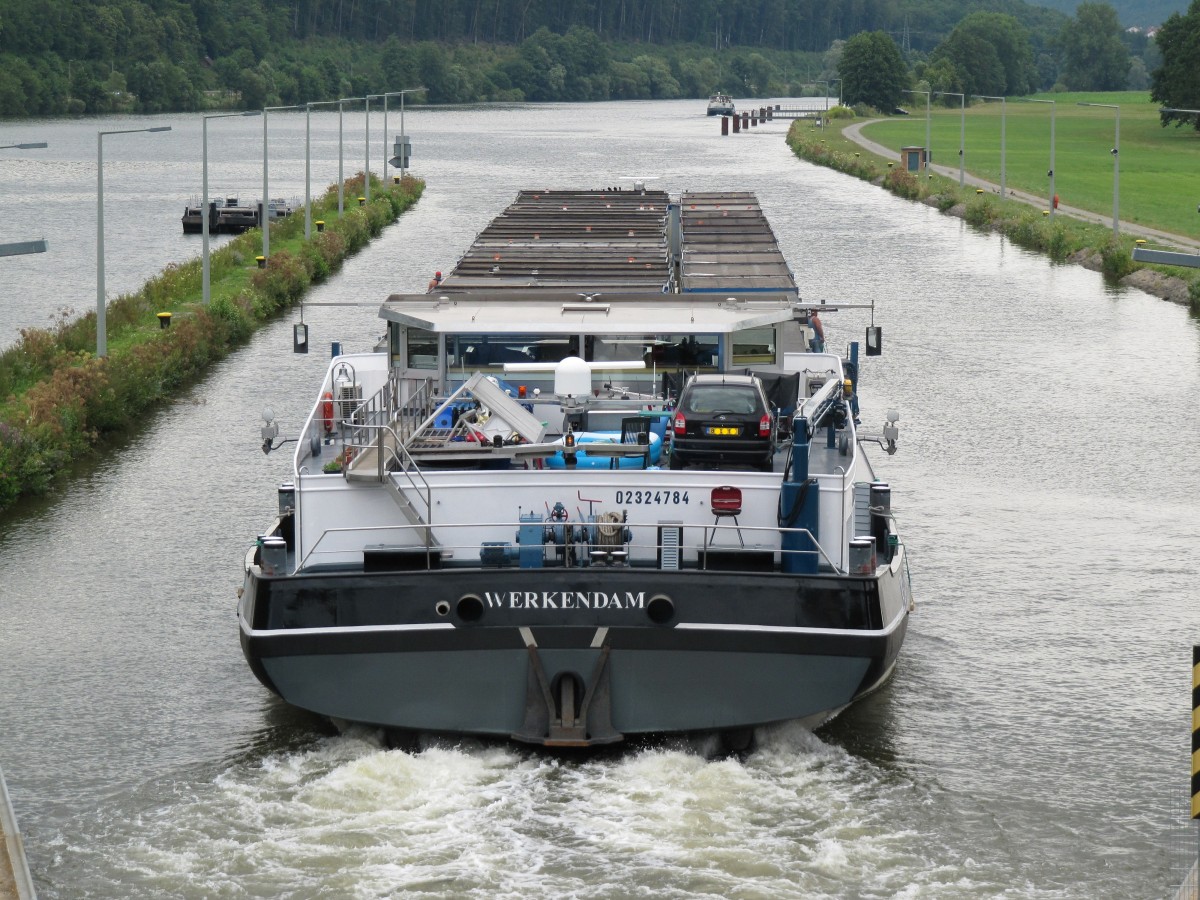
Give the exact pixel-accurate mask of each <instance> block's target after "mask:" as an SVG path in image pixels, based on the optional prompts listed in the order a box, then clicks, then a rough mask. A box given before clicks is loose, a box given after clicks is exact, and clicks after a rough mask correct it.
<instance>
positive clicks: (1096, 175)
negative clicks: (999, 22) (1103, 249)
mask: <svg viewBox="0 0 1200 900" xmlns="http://www.w3.org/2000/svg"><path fill="white" fill-rule="evenodd" d="M1036 96H1037V98H1038V99H1039V100H1054V101H1055V104H1054V106H1053V107H1052V106H1050V105H1049V104H1046V103H1027V102H1021V101H1019V100H1017V99H1015V98H1009V99H1008V100H1007V101H1006V102H1005V103H1004V104H1003V105H1002V104H1001V103H1000V102H999V101H986V102H985V101H982V100H976V101H975V103H974V105H972V106H968V107H967V111H966V116H965V127H964V126H963V125H962V122H963V117H962V115H961V112H960V108H959V107H958V106H957V105H956V106H954V107H953V108H947V107H945V106H941V105H939V104H936V103H935V104H934V105H933V106H932V107H931V113H932V114H931V116H930V135H931V137H930V145H931V148H932V153H933V161H934V163H936V164H938V165H943V166H952V167H957V165H958V148H959V141H960V135H965V146H966V154H965V160H966V169H967V172H969V173H970V174H972V175H977V176H979V177H981V178H986V179H987V180H988V181H992V182H995V183H996V184H999V183H1000V126H1001V120H1002V119H1003V123H1004V138H1005V140H1004V143H1005V177H1006V183H1007V186H1008V187H1010V188H1016V189H1018V190H1022V191H1027V192H1029V193H1033V194H1044V195H1048V194H1049V185H1050V179H1049V178H1048V177H1047V174H1046V173H1047V170H1048V169H1049V168H1050V117H1051V112H1052V111H1053V115H1054V130H1055V134H1054V156H1055V163H1054V170H1055V171H1054V175H1055V179H1054V180H1055V185H1054V187H1055V192H1056V193H1057V194H1058V196H1059V198H1060V199H1061V202H1062V203H1063V204H1066V205H1069V206H1075V207H1079V208H1081V209H1087V210H1090V211H1093V212H1097V213H1100V214H1101V215H1106V216H1111V215H1112V209H1113V157H1112V154H1111V153H1110V152H1109V151H1110V150H1111V149H1112V147H1113V139H1114V137H1115V130H1116V113H1117V110H1114V109H1100V108H1095V107H1086V106H1080V105H1079V103H1080V102H1088V103H1108V104H1116V105H1119V107H1120V118H1121V145H1120V146H1121V153H1120V186H1119V193H1118V196H1119V199H1120V218H1121V220H1122V221H1129V222H1137V223H1140V224H1143V225H1146V226H1149V227H1152V228H1159V229H1162V230H1163V231H1170V232H1172V233H1175V234H1182V235H1187V236H1189V237H1192V238H1200V211H1198V206H1200V132H1196V131H1195V130H1194V129H1192V128H1190V127H1188V126H1184V127H1183V128H1176V127H1175V126H1174V125H1170V126H1168V127H1167V128H1163V127H1161V126H1160V125H1159V123H1158V104H1157V103H1152V102H1151V100H1150V95H1149V93H1146V92H1142V91H1138V92H1133V91H1126V92H1118V93H1086V94H1038V95H1036ZM909 99H911V100H912V101H913V102H912V104H911V105H908V106H906V107H905V108H906V109H909V110H911V112H912V114H911V115H909V116H896V117H894V118H892V119H889V120H888V121H885V122H879V123H876V124H872V125H869V126H867V127H866V128H864V129H863V134H864V135H866V136H867V137H869V138H870V139H871V140H873V141H876V142H878V143H880V144H883V145H884V146H886V147H890V148H892V149H894V150H899V149H900V148H901V147H906V146H922V145H924V143H925V104H924V100H925V98H924V96H923V95H917V96H915V97H910V98H909ZM951 100H952V101H955V102H956V101H957V100H958V98H957V97H954V98H951Z"/></svg>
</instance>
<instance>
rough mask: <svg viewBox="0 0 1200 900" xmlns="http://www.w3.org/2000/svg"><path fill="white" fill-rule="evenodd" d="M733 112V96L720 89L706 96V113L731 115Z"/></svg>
mask: <svg viewBox="0 0 1200 900" xmlns="http://www.w3.org/2000/svg"><path fill="white" fill-rule="evenodd" d="M733 113H734V108H733V98H732V97H730V96H729V95H728V94H722V93H721V92H720V91H718V92H717V93H715V94H713V95H712V96H711V97H709V98H708V114H709V115H710V116H732V115H733Z"/></svg>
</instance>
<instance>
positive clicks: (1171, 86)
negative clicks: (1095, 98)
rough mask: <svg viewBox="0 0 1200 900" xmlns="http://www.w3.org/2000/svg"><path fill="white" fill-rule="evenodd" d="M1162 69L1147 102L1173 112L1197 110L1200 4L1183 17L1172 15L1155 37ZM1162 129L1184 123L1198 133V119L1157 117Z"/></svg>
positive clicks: (1179, 115) (1199, 105)
mask: <svg viewBox="0 0 1200 900" xmlns="http://www.w3.org/2000/svg"><path fill="white" fill-rule="evenodd" d="M1155 41H1156V43H1157V44H1158V49H1159V52H1161V53H1162V60H1163V61H1162V65H1161V66H1160V67H1159V68H1157V69H1155V70H1154V74H1153V76H1152V80H1151V89H1150V99H1151V100H1155V101H1157V102H1159V103H1161V104H1162V105H1163V106H1169V107H1173V108H1175V109H1200V0H1192V5H1191V6H1190V7H1188V11H1187V14H1186V15H1182V16H1181V15H1180V14H1179V13H1172V14H1171V16H1170V17H1169V18H1168V19H1167V21H1165V22H1163V25H1162V28H1160V29H1159V31H1158V34H1157V35H1155ZM1159 118H1160V120H1161V122H1162V124H1163V126H1164V127H1165V126H1166V124H1167V123H1168V122H1174V123H1175V125H1176V127H1178V126H1180V125H1182V124H1184V122H1188V123H1191V124H1192V125H1194V127H1195V129H1196V130H1197V131H1200V116H1197V115H1189V114H1187V113H1160V114H1159Z"/></svg>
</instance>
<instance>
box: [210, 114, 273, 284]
mask: <svg viewBox="0 0 1200 900" xmlns="http://www.w3.org/2000/svg"><path fill="white" fill-rule="evenodd" d="M261 115H262V110H261V109H248V110H246V111H245V112H236V113H212V114H210V115H206V116H202V117H201V118H202V119H203V124H202V125H201V126H200V135H201V139H200V143H201V150H200V166H201V169H202V174H201V177H200V181H201V187H200V196H201V197H202V198H203V203H204V221H203V223H202V224H201V227H200V231H201V233H202V234H203V235H204V250H203V253H202V254H201V255H202V256H203V257H204V262H203V264H202V272H203V274H202V276H201V278H200V302H201V303H202V304H203V305H204V306H208V301H209V299H210V291H209V275H208V273H209V262H208V229H209V226H210V225H211V224H212V222H211V221H210V220H209V209H210V208H209V205H208V203H209V201H208V120H209V119H233V118H244V117H246V116H261ZM266 202H267V198H266V197H265V196H264V197H263V206H264V209H265V207H266Z"/></svg>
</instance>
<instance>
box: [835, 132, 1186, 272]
mask: <svg viewBox="0 0 1200 900" xmlns="http://www.w3.org/2000/svg"><path fill="white" fill-rule="evenodd" d="M882 121H886V120H884V119H868V120H866V121H865V122H855V123H854V124H853V125H848V126H846V128H845V129H844V130H843V131H842V134H843V135H845V136H846V137H847V138H848V139H849V140H852V141H854V142H855V143H856V144H858V145H859V146H860V147H863V148H865V149H866V150H869V151H870V152H872V153H874V154H876V155H878V156H882V157H884V158H885V159H896V160H898V159H900V154H899V153H897V152H896V151H895V150H890V149H888V148H887V147H885V146H883V145H882V144H877V143H875V142H874V141H872V140H868V139H867V138H865V137H863V135H862V128H863V126H864V125H870V124H871V123H872V122H882ZM929 168H930V169H932V170H933V171H934V172H936V173H937V174H939V175H944V176H946V177H947V178H953V179H955V180H957V179H958V166H954V167H950V166H939V165H936V164H935V165H931V166H930V167H929ZM963 181H964V183H966V184H969V185H971V186H973V187H977V188H983V189H984V190H990V191H992V192H993V193H997V194H998V193H1000V185H998V184H993V183H992V182H990V181H984V180H983V179H982V178H976V177H975V176H974V175H972V174H971V173H970V172H968V173H966V176H965V177H964V179H963ZM1007 193H1008V196H1009V198H1010V199H1012V200H1020V201H1021V202H1022V203H1028V204H1029V205H1030V206H1035V207H1038V208H1039V209H1046V208H1047V198H1045V197H1036V196H1034V195H1033V194H1027V193H1025V192H1024V191H1014V190H1013V189H1011V188H1009V189H1008V191H1007ZM1057 212H1060V213H1063V214H1064V215H1068V216H1071V217H1072V218H1074V219H1082V220H1083V221H1085V222H1095V223H1096V224H1098V225H1108V226H1111V225H1112V216H1102V215H1099V214H1098V213H1094V212H1090V211H1088V210H1086V209H1079V208H1077V207H1074V206H1064V205H1063V204H1061V203H1060V204H1059V206H1058V210H1057ZM1119 228H1120V231H1121V233H1122V234H1130V235H1133V236H1134V237H1143V238H1147V239H1150V240H1154V241H1158V242H1159V243H1162V244H1167V245H1169V246H1172V247H1177V248H1179V249H1180V250H1185V251H1200V240H1197V239H1196V238H1192V237H1187V236H1185V235H1180V234H1171V233H1170V232H1167V231H1159V230H1158V229H1156V228H1147V227H1146V226H1145V225H1139V224H1137V223H1134V222H1126V221H1125V220H1124V219H1121V220H1120V222H1119Z"/></svg>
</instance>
